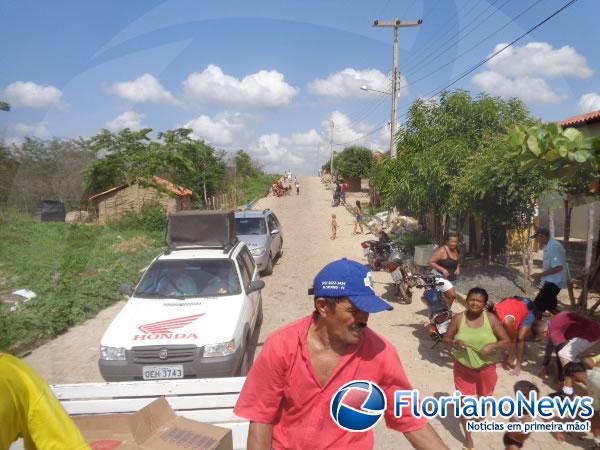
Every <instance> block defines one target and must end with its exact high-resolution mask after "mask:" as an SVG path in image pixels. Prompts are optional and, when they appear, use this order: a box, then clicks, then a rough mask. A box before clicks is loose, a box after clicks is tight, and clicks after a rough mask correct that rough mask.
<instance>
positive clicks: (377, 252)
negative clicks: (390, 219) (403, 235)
mask: <svg viewBox="0 0 600 450" xmlns="http://www.w3.org/2000/svg"><path fill="white" fill-rule="evenodd" d="M360 246H361V247H362V248H363V252H364V255H365V258H367V262H368V264H369V268H370V269H371V270H374V271H376V272H377V271H379V270H381V268H382V267H383V266H384V264H387V262H388V261H389V258H390V255H391V253H392V249H393V248H395V247H396V246H397V245H396V244H392V243H391V242H390V238H389V237H388V235H387V234H386V233H385V232H384V231H381V232H380V238H379V240H375V239H372V240H369V241H363V242H361V243H360Z"/></svg>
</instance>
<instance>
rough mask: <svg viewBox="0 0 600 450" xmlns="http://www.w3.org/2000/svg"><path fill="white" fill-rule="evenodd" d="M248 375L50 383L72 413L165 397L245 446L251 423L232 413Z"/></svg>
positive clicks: (125, 408) (126, 408) (132, 406)
mask: <svg viewBox="0 0 600 450" xmlns="http://www.w3.org/2000/svg"><path fill="white" fill-rule="evenodd" d="M245 380H246V378H245V377H237V378H212V379H208V378H207V379H186V380H161V381H129V382H114V383H83V384H55V385H50V388H51V389H52V390H53V391H54V394H55V395H56V397H57V398H58V399H59V400H60V402H61V403H62V405H63V407H64V408H65V410H66V411H67V412H68V413H69V415H71V416H76V415H83V414H88V415H89V414H118V413H123V414H124V413H133V412H136V411H138V410H140V408H143V407H144V406H146V405H147V404H149V403H151V402H152V401H154V400H155V399H156V398H158V397H161V396H164V397H165V398H166V399H167V400H168V402H169V404H170V405H171V408H173V410H174V411H175V413H177V414H178V415H180V416H184V417H187V418H189V419H194V420H198V421H200V422H205V423H211V424H214V425H218V426H221V427H227V428H230V429H231V430H232V435H233V436H232V437H233V448H234V449H245V448H246V440H247V436H248V426H249V423H248V422H247V421H246V420H245V419H242V418H240V417H237V416H236V415H235V414H233V407H234V406H235V403H236V402H237V399H238V397H239V394H240V391H241V389H242V386H243V385H244V381H245Z"/></svg>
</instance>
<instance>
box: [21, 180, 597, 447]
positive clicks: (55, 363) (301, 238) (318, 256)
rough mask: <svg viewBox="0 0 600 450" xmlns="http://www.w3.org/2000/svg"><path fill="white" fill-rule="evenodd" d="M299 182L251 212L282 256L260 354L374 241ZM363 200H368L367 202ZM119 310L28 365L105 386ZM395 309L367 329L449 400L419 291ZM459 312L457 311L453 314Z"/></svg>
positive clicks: (395, 439)
mask: <svg viewBox="0 0 600 450" xmlns="http://www.w3.org/2000/svg"><path fill="white" fill-rule="evenodd" d="M299 182H300V191H301V192H300V195H298V196H297V195H296V194H295V193H293V194H292V195H288V196H286V197H283V198H273V197H267V198H265V199H261V200H260V201H259V202H258V203H257V204H256V208H270V209H272V210H273V211H274V212H275V213H276V214H277V216H278V217H279V220H280V221H281V223H282V225H283V236H284V255H283V257H282V258H281V259H280V260H279V261H277V264H276V266H275V270H274V273H273V275H272V276H269V277H265V278H264V279H265V282H266V288H265V289H264V290H263V302H264V306H263V307H264V323H263V326H262V329H261V332H260V337H259V341H258V352H259V351H260V346H261V344H262V343H263V342H264V340H265V338H266V336H268V335H269V334H270V333H272V332H273V331H275V330H276V329H278V328H279V327H281V326H283V325H285V324H287V323H289V322H291V321H294V320H296V319H298V318H301V317H303V316H305V315H307V314H309V313H310V312H311V311H312V309H313V305H312V301H311V297H309V296H308V295H307V289H308V287H310V285H311V283H312V279H313V277H314V275H315V274H316V273H317V272H318V271H319V270H320V269H321V268H322V267H323V266H324V265H326V264H327V263H329V262H331V261H332V260H334V259H338V258H341V257H348V258H351V259H355V260H358V261H362V262H365V260H364V258H363V254H362V248H361V247H360V242H361V241H362V240H366V239H370V238H372V236H361V235H358V236H353V235H352V226H353V225H352V224H353V218H352V216H351V215H350V214H349V213H348V212H347V211H346V210H345V209H344V208H343V207H337V208H332V207H331V206H330V201H331V191H328V190H326V189H325V188H324V186H323V184H322V183H321V181H320V179H319V178H316V177H300V178H299ZM355 195H356V194H355ZM355 195H352V197H355ZM348 200H350V198H349V199H348ZM364 201H365V202H366V201H367V199H366V196H365V197H364ZM332 213H335V214H336V215H337V221H338V238H337V239H336V240H330V238H329V235H330V220H331V214H332ZM374 280H375V282H376V286H375V287H376V290H377V292H378V293H379V294H382V295H383V294H385V293H386V292H387V290H386V286H388V283H389V282H390V281H391V278H390V276H389V274H387V273H385V272H379V273H375V274H374ZM386 297H387V295H386ZM122 306H123V302H121V303H118V304H116V305H114V306H112V307H110V308H108V309H106V310H104V311H102V312H101V313H100V314H98V316H97V317H96V318H94V319H92V320H89V321H87V322H86V323H84V324H83V325H81V326H78V327H75V328H73V329H71V330H70V331H69V332H67V333H66V334H64V335H62V336H60V337H58V338H56V339H55V340H53V341H52V342H49V343H48V344H46V345H44V346H42V347H40V348H38V349H36V350H35V351H34V352H33V353H32V354H31V355H30V356H28V357H27V358H26V360H27V362H28V363H29V364H31V365H32V366H34V367H35V368H36V369H37V370H39V371H40V373H41V374H42V376H43V377H44V378H45V379H46V380H47V381H48V382H50V383H76V382H90V381H102V378H101V377H100V374H99V372H98V368H97V358H98V346H99V342H100V338H101V336H102V334H103V332H104V330H105V329H106V327H107V326H108V325H109V323H110V322H111V320H112V318H113V317H114V316H115V315H116V314H117V313H118V311H119V310H120V308H122ZM394 306H395V309H394V310H393V311H390V312H385V313H380V314H373V315H371V317H370V319H369V326H370V327H372V328H373V329H374V330H375V331H377V332H378V333H380V334H381V335H383V336H384V337H386V338H387V339H388V340H390V341H391V342H392V343H393V344H394V345H395V346H396V348H397V350H398V353H399V355H400V358H401V360H402V362H403V364H404V368H405V370H406V372H407V375H408V377H409V379H410V380H411V382H412V383H413V386H414V387H415V388H418V389H420V390H421V392H422V393H423V394H424V395H436V396H438V395H444V394H448V395H449V394H451V393H453V392H454V385H453V381H452V362H451V359H450V358H449V357H448V356H447V355H445V354H443V353H442V352H441V349H440V348H439V347H441V346H438V347H436V348H435V349H432V348H431V345H432V343H431V341H430V339H429V337H428V335H427V334H426V332H425V328H424V326H423V325H424V324H425V323H426V320H427V317H426V310H425V307H424V304H423V303H422V302H421V301H420V300H419V295H418V292H417V293H415V294H414V301H413V303H412V304H410V305H404V304H398V303H396V304H395V305H394ZM460 309H461V307H460V306H459V305H457V310H460ZM541 351H542V349H541V347H539V345H536V344H532V345H530V348H529V349H528V356H530V357H532V358H536V359H537V358H539V355H540V353H541ZM498 370H499V375H500V379H499V382H498V386H497V388H496V394H498V395H509V394H511V393H512V385H513V384H514V382H515V381H516V378H515V377H512V376H510V375H508V374H507V373H506V372H504V371H503V370H502V369H501V368H499V369H498ZM536 371H537V365H536V364H535V362H533V361H531V362H530V363H529V364H528V365H527V366H526V367H525V373H524V375H523V376H522V377H521V378H526V379H529V380H531V381H534V382H537V383H538V385H539V386H540V389H541V391H542V393H548V392H549V391H551V390H554V389H551V388H550V387H549V386H547V385H544V384H543V383H542V382H541V381H540V380H539V379H537V378H536V377H535V376H534V375H533V374H534V373H536ZM432 424H433V427H434V428H435V429H436V430H437V432H438V433H439V434H440V435H441V436H442V438H443V439H444V441H445V442H446V443H447V445H448V446H449V448H451V449H460V448H461V446H462V445H461V435H460V430H459V425H458V421H457V419H455V418H446V419H441V420H433V421H432ZM375 435H376V440H375V447H376V448H377V449H402V448H410V446H409V444H408V443H407V441H406V440H405V439H404V437H403V436H401V435H400V434H399V433H397V432H394V431H390V430H388V429H386V428H385V425H384V424H383V423H380V424H379V425H378V426H377V428H376V429H375ZM474 439H475V447H476V448H478V449H480V448H487V449H503V448H504V446H503V445H502V435H501V434H499V433H477V434H475V436H474ZM568 441H569V443H568V444H566V445H565V446H560V445H558V443H557V442H556V441H554V440H553V438H552V437H551V435H550V434H546V433H537V434H534V435H533V436H532V437H531V438H530V439H529V440H528V441H527V443H526V445H525V447H524V448H526V449H541V448H542V447H543V448H583V447H589V446H590V440H587V442H584V441H582V440H581V439H580V438H577V437H571V436H569V437H568Z"/></svg>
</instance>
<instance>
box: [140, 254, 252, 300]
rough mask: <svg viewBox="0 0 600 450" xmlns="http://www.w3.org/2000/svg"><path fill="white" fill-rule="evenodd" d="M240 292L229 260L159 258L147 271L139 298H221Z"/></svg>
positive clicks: (235, 272) (231, 262)
mask: <svg viewBox="0 0 600 450" xmlns="http://www.w3.org/2000/svg"><path fill="white" fill-rule="evenodd" d="M240 293H241V287H240V280H239V276H238V273H237V270H236V267H235V264H234V263H233V261H232V260H230V259H202V260H160V261H156V262H154V264H152V265H151V266H150V268H149V269H148V270H147V271H146V273H145V274H144V277H143V278H142V281H141V282H140V284H139V286H138V288H137V290H136V291H135V294H134V295H135V296H136V297H147V298H165V297H181V298H187V297H218V296H225V295H237V294H240Z"/></svg>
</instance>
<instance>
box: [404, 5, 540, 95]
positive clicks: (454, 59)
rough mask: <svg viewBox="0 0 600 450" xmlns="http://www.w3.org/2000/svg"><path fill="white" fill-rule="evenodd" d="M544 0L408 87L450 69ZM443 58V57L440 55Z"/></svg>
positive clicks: (526, 9) (529, 7)
mask: <svg viewBox="0 0 600 450" xmlns="http://www.w3.org/2000/svg"><path fill="white" fill-rule="evenodd" d="M541 1H542V0H536V1H535V2H534V3H533V4H531V5H530V6H528V7H527V8H525V9H524V10H523V11H521V12H520V13H519V14H517V15H516V16H515V17H513V18H512V19H510V20H509V21H508V22H506V23H505V24H504V25H502V26H501V27H500V28H498V29H497V30H495V31H494V32H492V33H490V34H488V35H487V36H486V37H484V38H483V39H480V40H479V41H477V43H476V44H475V45H472V46H471V47H469V48H468V49H466V50H465V51H463V52H461V53H459V54H458V55H456V56H455V57H454V58H453V59H452V60H450V61H448V62H447V63H444V64H442V65H441V66H438V67H436V68H435V69H434V70H432V71H431V72H429V73H428V74H426V75H423V76H422V77H420V78H417V79H416V80H413V81H411V82H410V83H409V84H408V85H409V86H414V85H416V84H418V83H419V82H421V81H423V80H425V79H426V78H429V77H430V76H431V75H434V74H436V73H438V72H439V71H440V70H442V69H443V68H445V67H448V66H449V65H450V64H453V63H454V62H456V60H458V59H459V58H461V57H463V56H464V55H466V54H467V53H469V52H470V51H471V50H473V49H475V48H477V47H479V46H481V45H482V44H483V43H484V42H486V41H487V40H488V39H490V38H491V37H493V36H494V35H496V34H498V33H499V32H500V31H502V30H504V29H505V28H506V27H507V26H509V25H511V24H512V23H513V22H514V21H515V20H516V19H518V18H519V17H521V16H522V15H523V14H525V13H527V12H528V11H529V10H530V9H532V8H533V7H535V6H536V5H537V4H538V3H540V2H541ZM440 56H441V55H440Z"/></svg>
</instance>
